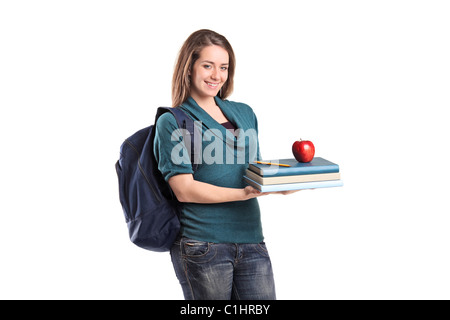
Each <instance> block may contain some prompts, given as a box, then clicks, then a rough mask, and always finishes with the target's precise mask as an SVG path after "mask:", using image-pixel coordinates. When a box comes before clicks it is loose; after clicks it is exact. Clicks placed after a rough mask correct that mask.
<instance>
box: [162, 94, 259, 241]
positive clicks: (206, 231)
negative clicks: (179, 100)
mask: <svg viewBox="0 0 450 320" xmlns="http://www.w3.org/2000/svg"><path fill="white" fill-rule="evenodd" d="M216 103H217V105H218V106H219V107H220V109H221V110H222V112H223V113H224V114H225V116H226V117H227V119H228V120H230V122H231V123H233V124H234V125H235V127H236V128H237V130H236V137H235V136H234V135H233V134H232V133H230V131H229V130H227V129H226V128H225V127H224V126H222V125H221V124H219V123H218V122H217V121H215V120H214V119H213V118H211V116H210V115H209V114H208V113H207V112H205V111H204V110H203V109H202V108H201V107H200V106H199V105H198V104H197V103H196V102H195V100H194V99H192V98H189V99H188V100H187V101H186V102H185V103H183V104H182V105H181V106H180V107H181V108H182V109H183V110H184V111H185V112H186V113H187V114H188V115H189V116H190V117H191V118H192V119H193V120H194V121H197V125H198V126H200V125H201V131H202V139H201V140H197V141H201V143H202V155H201V157H200V158H198V160H197V162H200V163H199V166H198V169H197V170H196V172H195V173H194V179H195V180H198V181H202V182H205V183H210V184H213V185H216V186H220V187H229V188H244V187H245V183H244V181H243V176H244V174H245V170H246V169H247V168H248V163H249V162H250V161H254V160H257V159H258V160H260V158H261V157H260V156H259V154H260V153H259V143H258V123H257V119H256V116H255V114H254V113H253V110H252V109H251V108H250V107H249V106H248V105H246V104H243V103H237V102H232V101H228V100H221V99H219V98H217V97H216ZM180 136H181V133H180V130H179V129H178V126H177V124H176V121H175V118H174V117H173V115H172V114H170V113H165V114H164V115H162V116H161V117H160V118H159V120H158V122H157V124H156V135H155V142H154V153H155V157H156V159H157V161H158V168H159V170H160V171H161V173H162V174H163V176H164V178H165V179H166V181H168V180H169V178H170V177H172V176H174V175H177V174H181V173H193V170H192V165H191V162H190V158H189V154H190V152H188V150H187V149H186V147H185V146H184V144H183V143H181V142H180V141H181V140H182V138H179V137H180ZM180 222H181V234H182V235H183V236H185V237H188V238H192V239H196V240H200V241H208V242H214V243H259V242H261V241H263V233H262V226H261V215H260V210H259V205H258V201H257V199H251V200H247V201H235V202H226V203H216V204H198V203H184V204H183V209H182V214H181V217H180Z"/></svg>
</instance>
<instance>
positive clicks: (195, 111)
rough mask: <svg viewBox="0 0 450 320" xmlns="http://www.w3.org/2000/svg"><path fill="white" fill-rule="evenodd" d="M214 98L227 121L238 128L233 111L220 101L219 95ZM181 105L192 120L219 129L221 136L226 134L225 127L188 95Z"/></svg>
mask: <svg viewBox="0 0 450 320" xmlns="http://www.w3.org/2000/svg"><path fill="white" fill-rule="evenodd" d="M214 99H215V101H216V104H217V105H218V106H219V108H220V110H221V111H222V112H223V114H224V115H225V117H226V118H227V119H228V121H230V122H231V123H233V124H234V125H235V126H236V128H240V123H239V120H238V119H236V116H235V114H234V112H232V110H230V108H229V107H228V106H227V104H226V103H224V101H222V99H220V98H219V97H214ZM181 107H182V108H183V109H184V110H186V111H187V112H188V113H189V114H190V115H191V116H192V118H193V119H194V120H196V121H201V122H202V124H203V126H205V127H206V128H207V129H216V130H220V131H221V133H222V137H225V136H226V134H227V129H226V128H225V127H224V126H223V125H222V124H220V123H219V122H217V121H216V120H214V119H213V118H212V117H211V116H210V115H209V113H208V112H206V111H205V110H204V109H203V108H202V107H200V106H199V105H198V103H197V102H196V101H195V100H194V99H193V98H192V97H189V98H188V99H187V100H186V102H184V103H183V104H182V105H181Z"/></svg>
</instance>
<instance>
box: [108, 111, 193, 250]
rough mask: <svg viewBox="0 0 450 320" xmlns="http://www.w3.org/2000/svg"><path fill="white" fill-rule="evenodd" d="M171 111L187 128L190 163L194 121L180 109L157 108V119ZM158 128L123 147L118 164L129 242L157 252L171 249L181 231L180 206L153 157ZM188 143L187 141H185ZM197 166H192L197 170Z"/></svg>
mask: <svg viewBox="0 0 450 320" xmlns="http://www.w3.org/2000/svg"><path fill="white" fill-rule="evenodd" d="M166 112H171V113H172V114H173V115H174V116H175V119H176V120H177V123H178V127H179V128H182V129H186V130H187V131H188V132H189V134H190V136H191V137H192V139H191V155H190V156H191V162H194V161H193V159H194V153H195V148H194V139H193V134H194V122H193V121H192V119H191V118H189V116H187V115H186V113H184V112H183V111H182V110H181V109H179V108H164V107H160V108H158V111H157V113H156V117H155V124H156V121H158V118H159V117H160V116H161V115H162V114H164V113H166ZM154 139H155V126H154V125H152V126H149V127H147V128H144V129H142V130H139V131H138V132H136V133H135V134H133V135H132V136H131V137H129V138H128V139H126V140H125V141H124V142H123V144H122V146H121V147H120V158H119V160H118V161H117V162H116V172H117V176H118V179H119V197H120V203H121V204H122V209H123V212H124V214H125V221H126V223H127V225H128V231H129V235H130V240H131V242H133V243H134V244H135V245H137V246H139V247H141V248H144V249H147V250H151V251H157V252H164V251H168V250H170V247H171V246H172V244H173V243H174V241H175V239H176V237H177V235H178V233H179V231H180V221H179V214H180V210H181V203H180V202H178V200H177V198H176V197H175V195H174V194H173V192H172V190H171V189H170V186H169V184H168V183H167V182H166V181H165V180H164V178H163V176H162V174H161V172H160V171H159V170H158V163H157V162H156V159H155V156H154V154H153V141H154ZM183 141H185V140H183ZM195 169H196V165H194V164H193V170H194V171H195Z"/></svg>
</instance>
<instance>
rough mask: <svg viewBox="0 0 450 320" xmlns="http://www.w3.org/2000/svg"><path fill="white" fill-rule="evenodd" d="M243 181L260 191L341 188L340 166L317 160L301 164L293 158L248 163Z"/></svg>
mask: <svg viewBox="0 0 450 320" xmlns="http://www.w3.org/2000/svg"><path fill="white" fill-rule="evenodd" d="M244 180H245V182H246V183H247V184H249V185H251V186H252V187H254V188H256V189H258V190H260V191H261V192H274V191H288V190H301V189H316V188H330V187H341V186H342V185H343V182H342V180H341V174H340V172H339V166H338V165H337V164H335V163H333V162H330V161H328V160H326V159H323V158H320V157H316V158H314V159H313V160H312V161H311V162H308V163H302V162H298V161H297V160H295V159H281V160H273V161H264V162H263V161H261V162H259V163H256V162H255V163H250V165H249V167H248V169H247V171H246V173H245V176H244Z"/></svg>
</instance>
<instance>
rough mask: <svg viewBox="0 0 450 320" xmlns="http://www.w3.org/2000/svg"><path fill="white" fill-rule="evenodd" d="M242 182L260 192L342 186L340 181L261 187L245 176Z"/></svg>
mask: <svg viewBox="0 0 450 320" xmlns="http://www.w3.org/2000/svg"><path fill="white" fill-rule="evenodd" d="M244 180H245V182H246V183H247V184H248V185H250V186H252V187H253V188H255V189H258V190H259V191H261V192H275V191H290V190H302V189H318V188H332V187H342V186H343V185H344V183H343V182H342V180H329V181H314V182H298V183H283V184H268V185H261V184H259V183H257V182H255V181H253V180H252V179H250V178H249V177H246V176H244Z"/></svg>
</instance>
